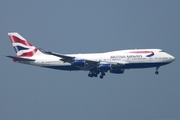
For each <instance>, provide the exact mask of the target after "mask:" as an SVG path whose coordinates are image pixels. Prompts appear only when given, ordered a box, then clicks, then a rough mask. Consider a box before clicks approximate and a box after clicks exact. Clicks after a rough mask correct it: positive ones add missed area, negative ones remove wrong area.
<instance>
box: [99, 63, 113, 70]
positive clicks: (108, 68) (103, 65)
mask: <svg viewBox="0 0 180 120" xmlns="http://www.w3.org/2000/svg"><path fill="white" fill-rule="evenodd" d="M98 68H99V69H100V70H111V64H100V65H99V67H98Z"/></svg>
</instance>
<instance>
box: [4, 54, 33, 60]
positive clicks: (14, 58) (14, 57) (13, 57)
mask: <svg viewBox="0 0 180 120" xmlns="http://www.w3.org/2000/svg"><path fill="white" fill-rule="evenodd" d="M6 57H9V58H12V59H13V60H14V61H35V60H34V59H28V58H20V57H16V56H9V55H8V56H6Z"/></svg>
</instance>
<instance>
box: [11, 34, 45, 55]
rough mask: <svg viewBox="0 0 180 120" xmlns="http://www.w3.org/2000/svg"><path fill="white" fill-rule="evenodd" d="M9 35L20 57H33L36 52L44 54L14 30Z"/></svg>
mask: <svg viewBox="0 0 180 120" xmlns="http://www.w3.org/2000/svg"><path fill="white" fill-rule="evenodd" d="M8 35H9V38H10V40H11V42H12V45H13V47H14V50H15V52H16V54H17V56H18V57H32V56H34V55H35V54H38V55H40V54H43V53H41V52H40V51H39V50H38V48H36V47H35V46H33V45H32V44H31V43H30V42H28V41H27V40H26V39H25V38H23V37H22V36H21V35H20V34H18V33H16V32H12V33H8Z"/></svg>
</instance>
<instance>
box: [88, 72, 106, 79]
mask: <svg viewBox="0 0 180 120" xmlns="http://www.w3.org/2000/svg"><path fill="white" fill-rule="evenodd" d="M98 74H99V72H96V73H93V72H89V74H88V76H89V77H97V76H98ZM105 75H106V74H105V73H104V72H101V75H100V76H99V77H100V78H101V79H103V77H104V76H105Z"/></svg>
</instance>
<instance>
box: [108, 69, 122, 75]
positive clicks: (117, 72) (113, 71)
mask: <svg viewBox="0 0 180 120" xmlns="http://www.w3.org/2000/svg"><path fill="white" fill-rule="evenodd" d="M110 73H114V74H123V73H124V69H120V70H110Z"/></svg>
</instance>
